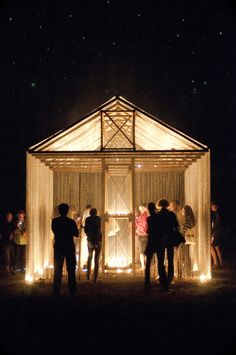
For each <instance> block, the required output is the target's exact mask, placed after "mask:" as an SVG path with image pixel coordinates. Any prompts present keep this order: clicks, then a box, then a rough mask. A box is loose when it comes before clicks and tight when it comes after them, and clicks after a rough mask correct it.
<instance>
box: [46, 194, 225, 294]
mask: <svg viewBox="0 0 236 355" xmlns="http://www.w3.org/2000/svg"><path fill="white" fill-rule="evenodd" d="M58 210H59V213H60V217H56V218H54V219H53V221H52V230H53V233H54V235H55V244H54V265H55V271H54V294H56V295H58V294H59V293H60V284H61V277H62V265H63V260H64V258H65V259H66V262H67V270H68V286H69V290H70V292H71V293H74V292H75V289H76V281H75V265H76V259H75V245H76V243H75V242H74V238H75V237H78V225H76V223H75V221H74V220H73V219H70V218H68V217H67V214H68V213H69V206H68V205H66V204H61V205H59V206H58ZM211 210H212V239H211V251H212V257H213V262H214V265H218V263H219V265H223V259H222V254H221V251H220V245H221V237H220V219H219V215H218V213H217V210H218V207H217V205H216V204H215V203H214V202H213V203H212V204H211ZM85 214H86V215H85ZM195 225H196V220H195V216H194V213H193V210H192V208H191V207H190V206H189V205H185V206H183V207H181V205H180V203H179V201H177V200H175V201H171V202H170V203H169V202H168V201H167V200H166V199H160V200H159V201H158V202H157V203H156V204H155V203H153V202H150V203H148V205H147V207H146V205H145V204H141V205H140V206H139V211H138V212H137V213H136V217H135V232H136V236H137V240H138V249H139V254H140V264H141V270H143V271H144V272H145V287H146V288H149V287H150V266H151V261H152V257H153V254H156V256H157V267H158V275H159V284H160V288H161V289H163V290H166V291H167V290H168V289H169V286H170V285H171V283H172V282H173V278H174V268H175V267H174V254H175V253H178V246H179V245H180V244H181V243H185V242H187V243H189V244H192V245H194V244H195V241H194V239H195V234H194V227H195ZM80 227H82V233H83V238H85V236H86V240H87V250H88V254H87V255H88V258H87V279H88V280H90V277H91V263H92V258H93V254H94V275H93V283H94V284H95V283H96V281H97V277H98V270H99V257H100V253H101V249H102V232H101V217H100V216H98V215H97V209H96V208H93V207H92V206H91V205H87V206H86V210H85V213H84V218H83V222H82V224H80ZM181 238H182V239H181ZM65 241H66V242H65ZM214 252H215V254H214ZM165 254H166V256H167V261H168V262H167V265H168V268H166V266H165V263H164V261H165Z"/></svg>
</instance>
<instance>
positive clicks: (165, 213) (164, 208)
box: [156, 199, 179, 290]
mask: <svg viewBox="0 0 236 355" xmlns="http://www.w3.org/2000/svg"><path fill="white" fill-rule="evenodd" d="M156 207H157V209H160V212H159V213H158V224H159V227H158V229H159V233H160V234H159V235H160V244H159V246H158V248H157V259H158V273H159V276H160V286H161V287H163V288H164V289H165V290H168V288H169V285H170V284H171V282H172V280H173V277H174V264H173V257H174V247H173V232H174V231H175V230H178V228H179V223H178V220H177V217H176V215H175V213H174V212H172V211H169V210H168V207H169V202H168V201H167V200H166V199H160V200H159V201H158V202H157V204H156ZM165 250H167V260H168V274H167V275H166V270H165V265H164V259H165Z"/></svg>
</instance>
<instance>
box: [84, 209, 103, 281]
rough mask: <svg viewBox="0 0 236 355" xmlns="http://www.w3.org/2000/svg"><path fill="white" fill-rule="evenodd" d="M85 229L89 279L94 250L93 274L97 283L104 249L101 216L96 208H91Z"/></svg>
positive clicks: (88, 277)
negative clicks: (101, 254)
mask: <svg viewBox="0 0 236 355" xmlns="http://www.w3.org/2000/svg"><path fill="white" fill-rule="evenodd" d="M84 231H85V233H86V235H87V240H88V263H87V279H88V280H89V279H90V270H91V262H92V258H93V252H95V258H94V259H95V260H94V264H95V265H94V276H93V283H94V284H95V283H96V281H97V277H98V268H99V256H100V252H101V249H102V232H101V217H99V216H97V210H96V208H91V210H90V216H89V217H87V218H86V220H85V226H84Z"/></svg>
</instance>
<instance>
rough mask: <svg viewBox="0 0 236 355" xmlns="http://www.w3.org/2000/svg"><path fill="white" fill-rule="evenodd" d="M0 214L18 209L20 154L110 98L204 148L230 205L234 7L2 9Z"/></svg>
mask: <svg viewBox="0 0 236 355" xmlns="http://www.w3.org/2000/svg"><path fill="white" fill-rule="evenodd" d="M0 23H1V31H0V32H1V34H0V41H1V49H0V50H1V56H0V58H1V71H0V73H1V74H0V75H1V77H0V79H1V80H0V86H1V111H0V114H1V132H0V134H1V185H0V189H1V198H0V208H1V209H4V208H9V207H11V208H14V209H16V208H22V207H23V208H24V204H25V151H26V149H27V147H29V146H31V145H33V144H35V143H37V142H38V141H40V140H42V139H43V138H45V137H48V136H49V135H51V134H52V133H54V132H56V131H58V130H59V129H62V128H64V127H66V126H67V125H69V124H71V123H73V122H74V121H76V120H77V119H79V118H81V117H82V116H83V115H85V114H86V113H88V112H89V111H90V110H92V109H94V108H96V107H97V106H98V105H100V104H102V103H103V102H105V101H106V100H108V99H110V98H111V97H112V96H114V95H121V96H123V97H125V98H126V99H127V100H129V101H131V102H133V103H134V104H136V105H137V106H139V107H141V108H143V109H144V110H146V111H147V112H149V113H151V114H153V115H155V116H157V117H159V118H160V119H162V120H163V121H165V122H167V123H168V124H170V125H172V126H173V127H175V128H177V129H179V130H181V131H183V132H185V133H186V134H188V135H190V136H192V137H193V138H195V139H197V140H199V141H201V142H202V143H204V144H207V145H208V146H210V148H211V150H212V155H213V157H212V197H213V198H217V199H219V200H220V201H221V202H222V203H224V204H227V205H228V207H229V208H231V205H233V202H234V198H235V197H234V193H235V188H234V184H236V179H235V172H234V165H235V163H236V159H235V137H234V135H235V128H236V123H235V117H236V100H235V91H236V90H235V83H236V75H235V72H236V71H235V65H236V6H235V5H234V2H230V1H217V0H216V1H201V0H200V1H189V0H186V1H181V0H180V1H176V0H175V1H168V0H164V1H158V0H156V1H148V0H147V1H137V0H136V1H131V0H126V1H121V0H110V1H103V0H97V1H89V0H86V1H85V0H84V1H79V0H78V1H73V2H70V1H49V0H48V1H24V0H23V1H5V2H2V5H1V7H0Z"/></svg>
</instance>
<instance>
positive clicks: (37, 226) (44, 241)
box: [26, 154, 53, 279]
mask: <svg viewBox="0 0 236 355" xmlns="http://www.w3.org/2000/svg"><path fill="white" fill-rule="evenodd" d="M52 211H53V173H52V171H51V170H50V169H49V168H48V167H46V166H45V165H44V164H43V163H41V161H40V160H39V159H37V158H35V157H33V156H32V155H31V154H27V187H26V221H27V234H28V246H27V263H26V279H27V278H28V279H30V278H31V277H37V276H38V277H40V276H41V275H42V274H43V273H44V272H45V268H47V267H48V266H49V265H50V264H52V241H53V239H52V233H51V216H52Z"/></svg>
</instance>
